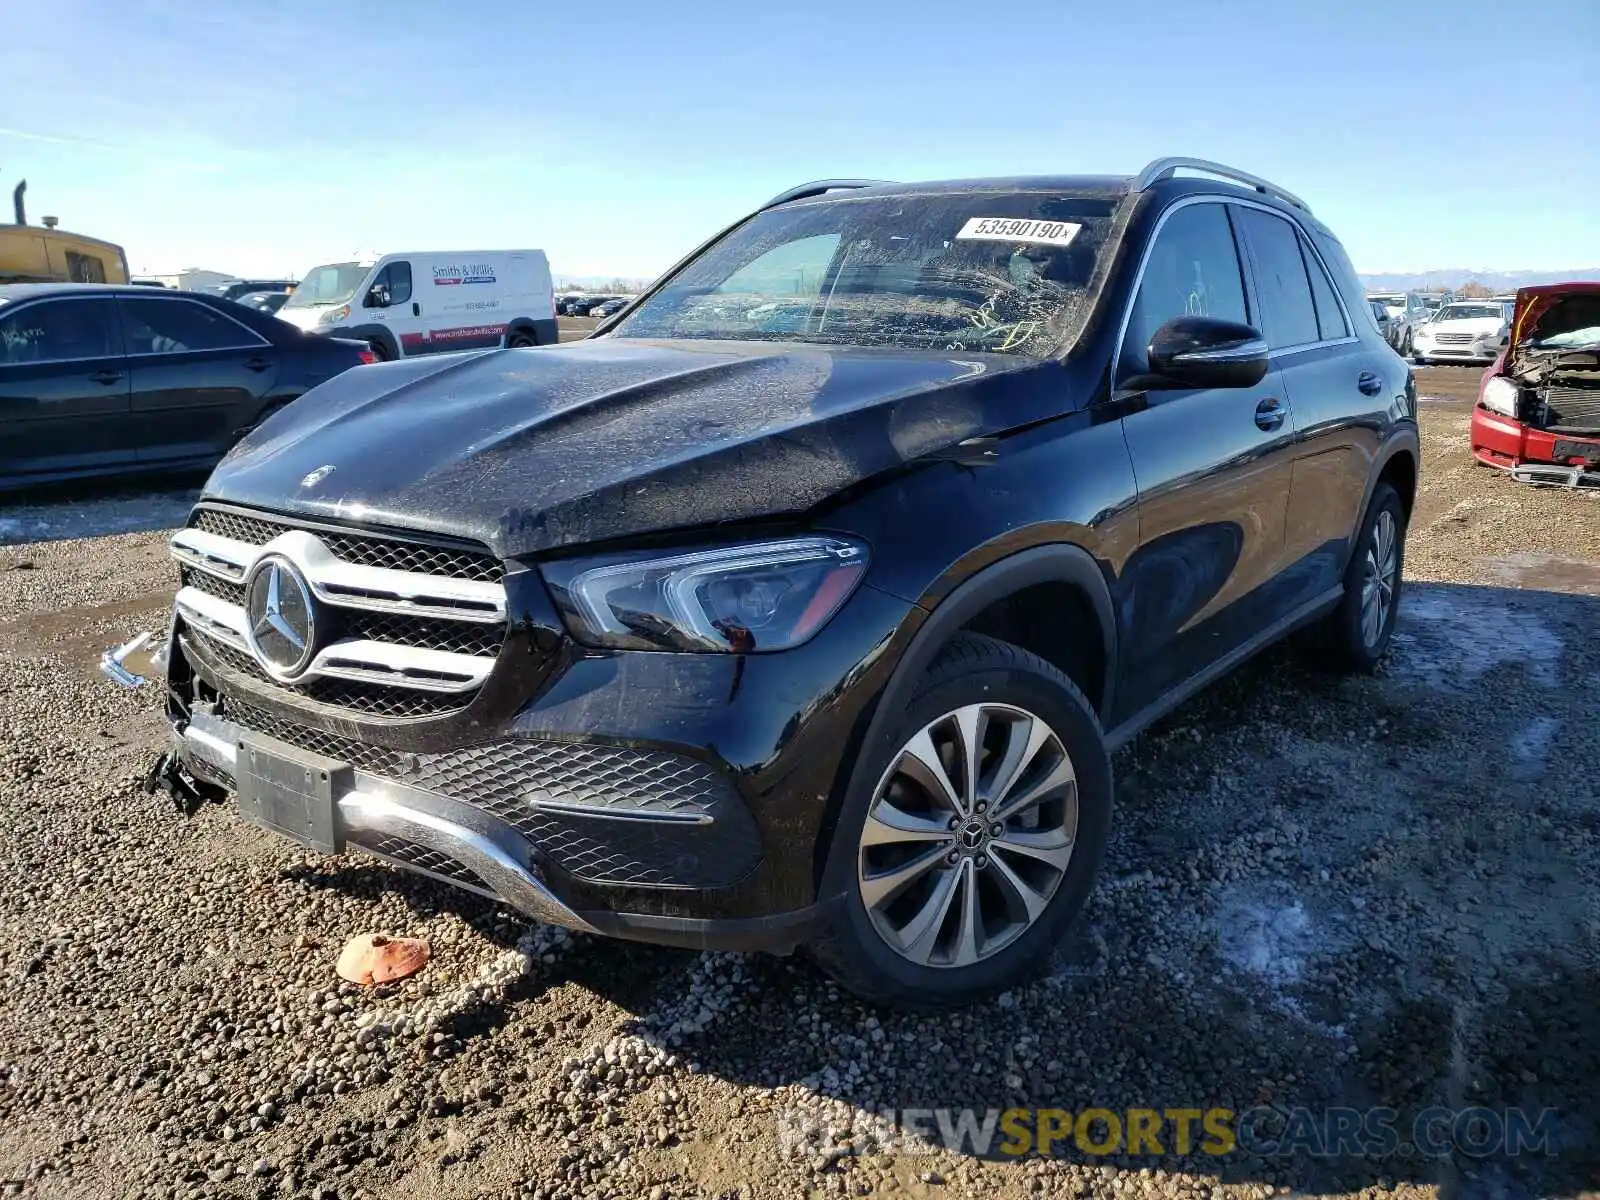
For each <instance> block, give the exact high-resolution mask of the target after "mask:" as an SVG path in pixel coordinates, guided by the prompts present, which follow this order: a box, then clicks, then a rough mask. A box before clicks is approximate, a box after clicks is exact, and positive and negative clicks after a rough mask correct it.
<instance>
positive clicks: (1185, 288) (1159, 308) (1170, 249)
mask: <svg viewBox="0 0 1600 1200" xmlns="http://www.w3.org/2000/svg"><path fill="white" fill-rule="evenodd" d="M1182 316H1200V317H1219V318H1221V319H1222V320H1225V321H1240V322H1244V321H1248V320H1249V312H1248V310H1247V308H1246V306H1245V299H1244V280H1243V276H1242V275H1241V274H1240V271H1239V251H1238V248H1237V247H1236V246H1235V244H1234V240H1233V228H1232V226H1231V225H1230V224H1229V221H1228V210H1227V208H1226V206H1224V205H1222V204H1204V203H1202V204H1188V205H1185V206H1184V207H1182V208H1180V209H1178V210H1177V211H1176V212H1174V213H1172V215H1171V216H1169V217H1168V218H1167V219H1166V221H1165V223H1164V224H1163V225H1162V226H1161V231H1160V232H1159V233H1158V234H1156V240H1155V243H1154V245H1152V246H1151V247H1150V254H1149V257H1147V258H1146V259H1145V263H1144V274H1143V275H1142V276H1141V277H1140V280H1139V293H1138V295H1136V296H1135V297H1134V300H1133V311H1132V314H1131V315H1130V316H1129V318H1128V332H1127V336H1126V337H1125V338H1124V339H1123V343H1122V357H1121V362H1122V371H1123V373H1124V374H1139V373H1142V372H1143V371H1145V370H1146V369H1147V368H1148V365H1149V364H1148V362H1147V360H1146V353H1147V351H1148V348H1149V346H1150V339H1151V337H1152V336H1153V335H1154V334H1155V331H1156V330H1157V329H1159V328H1160V327H1161V326H1162V325H1164V324H1165V323H1166V322H1168V321H1170V320H1171V319H1172V318H1173V317H1182Z"/></svg>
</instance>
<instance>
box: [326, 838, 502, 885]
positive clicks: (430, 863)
mask: <svg viewBox="0 0 1600 1200" xmlns="http://www.w3.org/2000/svg"><path fill="white" fill-rule="evenodd" d="M350 840H351V841H354V842H355V843H356V845H358V846H360V847H362V848H363V849H365V850H370V851H372V853H374V854H381V855H382V856H383V857H384V858H389V859H393V860H394V861H395V862H398V863H404V864H405V865H406V866H409V867H415V868H416V869H417V870H419V871H427V872H428V873H429V874H432V875H442V876H443V877H444V878H446V879H450V880H453V881H454V882H456V883H459V884H462V885H464V886H466V887H470V888H477V889H479V890H481V891H490V890H492V889H491V888H490V887H489V885H488V884H486V883H485V882H484V881H483V880H482V879H481V878H480V877H479V875H478V873H477V872H476V871H474V870H473V869H472V868H471V867H469V866H467V865H466V864H465V863H462V862H458V861H457V860H455V859H453V858H451V857H450V856H449V855H448V854H445V853H443V852H442V851H439V850H435V849H433V848H432V847H429V846H424V845H421V844H420V843H418V842H413V841H412V840H411V839H410V838H403V837H383V836H381V835H376V834H374V835H372V840H371V841H366V840H361V841H357V840H356V838H355V837H354V835H352V837H351V839H350Z"/></svg>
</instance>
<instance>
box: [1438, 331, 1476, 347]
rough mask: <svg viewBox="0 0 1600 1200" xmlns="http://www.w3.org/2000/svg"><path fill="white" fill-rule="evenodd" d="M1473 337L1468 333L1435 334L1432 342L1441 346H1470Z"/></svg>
mask: <svg viewBox="0 0 1600 1200" xmlns="http://www.w3.org/2000/svg"><path fill="white" fill-rule="evenodd" d="M1475 336H1476V335H1474V334H1470V333H1436V334H1434V335H1433V340H1434V341H1435V342H1437V343H1438V344H1439V345H1441V346H1470V345H1471V344H1472V341H1473V338H1474V337H1475Z"/></svg>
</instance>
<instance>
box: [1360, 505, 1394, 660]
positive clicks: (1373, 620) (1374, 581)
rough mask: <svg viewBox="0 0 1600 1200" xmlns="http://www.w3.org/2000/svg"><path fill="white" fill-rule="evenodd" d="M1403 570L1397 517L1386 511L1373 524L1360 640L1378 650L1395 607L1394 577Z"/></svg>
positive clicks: (1363, 579) (1364, 577) (1363, 582)
mask: <svg viewBox="0 0 1600 1200" xmlns="http://www.w3.org/2000/svg"><path fill="white" fill-rule="evenodd" d="M1399 568H1400V538H1399V533H1398V530H1397V529H1396V527H1395V520H1394V513H1392V512H1390V511H1389V510H1388V509H1387V508H1386V509H1384V510H1383V511H1382V512H1380V513H1379V514H1378V519H1377V520H1376V521H1374V522H1373V523H1372V536H1371V537H1369V538H1368V539H1367V553H1366V560H1365V563H1364V565H1363V569H1362V576H1361V640H1362V641H1363V642H1364V643H1365V644H1366V646H1367V648H1368V649H1371V648H1372V647H1374V646H1376V645H1377V644H1378V640H1379V639H1380V638H1381V637H1382V636H1383V631H1384V629H1385V628H1386V627H1387V626H1388V623H1389V613H1390V610H1391V609H1393V607H1394V588H1395V577H1396V575H1397V574H1398V573H1399Z"/></svg>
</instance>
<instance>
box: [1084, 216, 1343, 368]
mask: <svg viewBox="0 0 1600 1200" xmlns="http://www.w3.org/2000/svg"><path fill="white" fill-rule="evenodd" d="M1194 204H1236V205H1238V206H1239V207H1240V208H1256V209H1260V210H1261V211H1262V212H1264V213H1270V214H1271V215H1273V216H1275V217H1278V218H1279V219H1280V220H1284V221H1288V222H1289V226H1290V228H1292V229H1293V230H1294V231H1295V233H1296V234H1297V235H1298V236H1299V238H1300V240H1301V241H1302V242H1304V243H1305V244H1306V245H1308V246H1310V247H1311V252H1312V253H1313V254H1314V255H1316V258H1317V262H1318V263H1319V264H1321V266H1322V269H1323V271H1324V273H1326V274H1327V276H1328V283H1329V285H1330V286H1331V287H1332V288H1333V294H1334V296H1335V297H1336V298H1337V299H1338V301H1339V308H1340V310H1341V311H1342V312H1343V313H1344V315H1345V328H1347V329H1354V328H1355V323H1354V322H1353V321H1351V320H1350V311H1349V308H1348V306H1347V305H1346V303H1345V298H1344V294H1343V293H1342V292H1340V290H1339V285H1338V284H1337V283H1334V281H1333V272H1331V271H1329V270H1328V265H1327V263H1326V262H1324V261H1323V258H1322V252H1321V251H1320V250H1318V249H1317V247H1316V244H1315V243H1314V242H1312V240H1311V238H1310V236H1309V235H1308V234H1307V233H1306V232H1305V230H1304V229H1302V228H1301V227H1300V223H1299V222H1298V221H1296V220H1294V219H1293V218H1292V217H1291V216H1290V215H1289V214H1287V213H1285V212H1284V211H1283V210H1282V209H1278V208H1273V207H1272V206H1271V205H1270V204H1261V203H1259V202H1257V201H1255V200H1248V199H1245V198H1244V197H1241V196H1225V195H1221V194H1202V195H1194V196H1182V197H1180V198H1179V199H1177V200H1175V201H1173V202H1172V203H1171V204H1170V205H1168V206H1167V208H1166V209H1164V210H1163V211H1162V213H1161V215H1160V216H1159V217H1157V218H1156V224H1155V228H1154V229H1152V230H1151V231H1150V236H1149V237H1148V238H1146V239H1145V243H1144V248H1143V249H1142V250H1141V251H1140V253H1139V268H1138V270H1137V271H1136V272H1135V273H1134V277H1133V287H1132V288H1130V289H1129V291H1128V299H1127V302H1126V303H1125V304H1124V305H1123V308H1122V321H1121V323H1120V324H1119V325H1118V326H1117V344H1116V348H1115V349H1114V350H1113V351H1112V356H1111V382H1112V387H1113V389H1114V388H1115V387H1116V381H1117V379H1118V378H1119V377H1120V375H1121V371H1122V347H1123V344H1124V343H1125V342H1126V341H1127V340H1128V326H1129V325H1130V324H1131V323H1132V321H1133V306H1134V304H1135V303H1136V302H1137V301H1138V299H1139V289H1140V288H1141V287H1143V286H1144V273H1145V268H1146V267H1148V266H1149V265H1150V252H1151V250H1153V249H1154V248H1155V244H1156V239H1157V238H1158V237H1160V236H1161V231H1162V230H1163V229H1164V228H1166V224H1167V221H1168V219H1169V218H1171V216H1172V214H1173V213H1175V212H1177V211H1179V210H1180V209H1184V208H1188V207H1189V206H1190V205H1194ZM1307 211H1309V210H1307ZM1229 226H1230V228H1231V227H1232V222H1230V223H1229ZM1233 236H1234V250H1235V253H1236V254H1237V255H1238V256H1239V267H1240V269H1241V271H1242V270H1244V269H1246V268H1247V267H1248V265H1249V264H1247V263H1246V261H1245V248H1244V246H1243V244H1242V242H1243V238H1244V235H1243V234H1242V233H1241V232H1240V231H1239V230H1234V234H1233ZM1254 276H1255V272H1254V271H1253V270H1252V271H1251V281H1252V283H1253V282H1254ZM1241 282H1243V279H1242V277H1241ZM1306 286H1307V287H1308V288H1309V287H1310V286H1311V281H1310V279H1307V280H1306ZM1253 290H1254V289H1253V288H1251V289H1247V291H1246V298H1247V299H1248V297H1249V294H1250V292H1251V291H1253ZM1313 305H1315V301H1314V300H1313ZM1251 315H1252V316H1258V314H1251ZM1360 340H1361V339H1360V338H1359V337H1358V336H1356V335H1355V334H1353V333H1352V334H1348V335H1346V336H1345V337H1342V338H1329V339H1327V340H1322V339H1318V340H1317V341H1314V342H1296V343H1295V344H1294V345H1292V346H1279V347H1277V348H1275V349H1273V350H1271V351H1270V353H1269V354H1268V355H1267V359H1268V361H1269V362H1270V361H1272V360H1275V359H1279V358H1287V357H1289V356H1290V355H1293V354H1303V353H1305V352H1306V351H1307V350H1320V349H1322V348H1323V347H1324V346H1348V345H1350V344H1352V343H1355V342H1359V341H1360Z"/></svg>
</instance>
